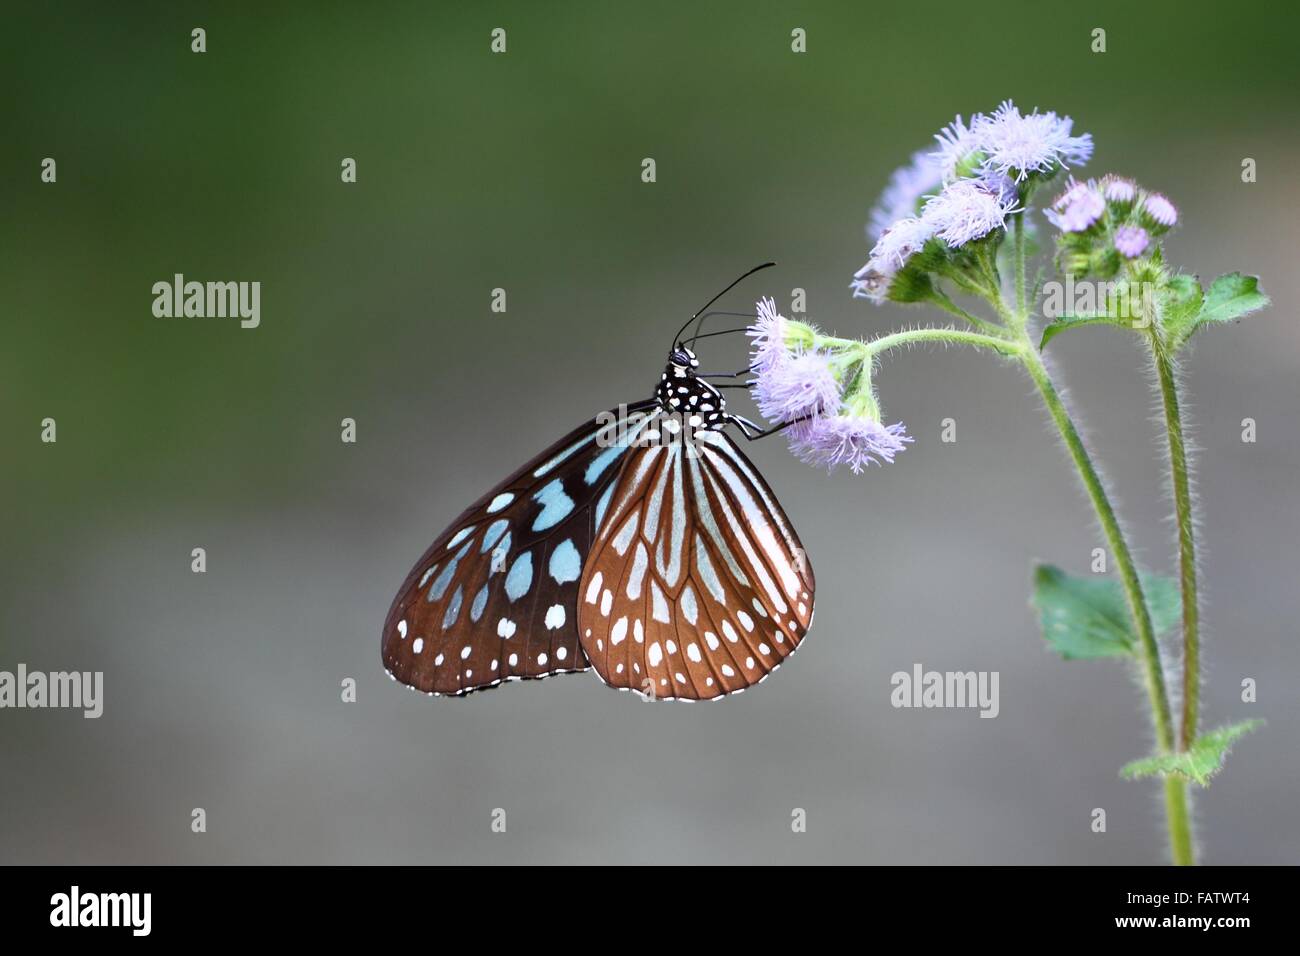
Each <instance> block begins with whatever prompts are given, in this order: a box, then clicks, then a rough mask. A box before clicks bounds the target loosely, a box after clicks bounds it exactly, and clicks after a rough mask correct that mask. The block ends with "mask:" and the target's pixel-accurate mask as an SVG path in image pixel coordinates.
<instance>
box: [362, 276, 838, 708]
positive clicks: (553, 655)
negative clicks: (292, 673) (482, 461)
mask: <svg viewBox="0 0 1300 956" xmlns="http://www.w3.org/2000/svg"><path fill="white" fill-rule="evenodd" d="M771 264H772V263H766V264H764V265H763V266H759V267H757V268H756V269H751V270H750V271H749V272H747V273H745V275H743V276H741V277H740V279H737V280H736V281H735V282H733V283H732V284H731V285H729V286H728V287H727V288H726V289H724V290H723V292H721V293H719V294H718V295H717V296H714V298H713V299H712V300H710V302H709V303H708V304H706V305H705V306H704V308H702V309H701V310H700V311H699V312H697V313H696V314H695V315H693V316H692V317H691V319H690V320H688V321H687V323H686V324H685V325H684V326H683V327H682V329H681V331H679V332H678V334H677V336H676V338H675V339H674V341H673V348H672V351H671V353H670V355H669V359H668V366H667V368H666V369H665V370H664V373H663V376H662V377H661V379H660V382H659V385H658V386H657V388H656V389H655V394H654V397H653V398H650V399H647V400H646V401H642V402H638V403H637V404H635V405H632V406H629V407H626V408H621V409H620V410H618V411H616V412H606V413H603V414H602V415H599V416H597V417H596V419H595V420H594V421H591V422H586V423H584V424H582V425H580V426H578V427H577V428H576V429H574V430H573V431H572V432H570V433H569V434H568V435H566V436H565V437H564V438H561V439H560V440H559V441H558V442H556V443H555V444H554V445H552V446H551V447H550V448H548V449H547V450H546V451H544V452H542V453H541V454H540V455H538V456H537V457H536V458H534V459H533V460H532V461H530V462H528V464H526V465H524V466H523V467H522V468H520V469H519V470H518V471H517V472H515V473H514V474H513V475H511V476H510V477H509V478H507V479H506V480H505V481H503V482H501V483H500V484H499V485H497V486H496V487H495V488H493V489H492V490H491V491H489V492H488V493H487V494H485V495H484V496H483V497H482V498H480V499H479V500H478V501H476V502H475V503H474V504H472V505H471V506H470V507H469V508H467V509H466V510H465V512H464V513H463V514H462V515H461V516H460V517H459V518H457V519H456V520H455V521H453V522H452V523H451V525H450V526H449V527H448V528H447V530H446V531H444V532H443V533H442V534H440V535H439V536H438V538H437V539H436V540H435V541H434V542H433V544H432V545H430V546H429V549H428V550H427V551H425V553H424V555H423V557H421V558H420V560H419V561H418V562H417V563H416V565H415V567H414V568H412V569H411V573H410V574H408V575H407V577H406V580H405V582H403V584H402V587H401V589H400V590H399V591H398V592H397V597H396V598H395V599H394V600H393V604H392V607H391V608H390V610H389V612H388V618H387V620H386V621H385V622H384V631H383V635H382V637H381V647H382V654H383V662H384V667H385V668H386V669H387V671H388V673H389V674H390V675H391V676H392V677H393V678H394V679H395V680H398V681H401V682H402V683H404V684H408V685H410V686H411V687H413V688H415V689H417V690H421V691H424V692H426V693H428V694H435V695H451V696H461V695H464V694H468V693H470V692H472V691H475V690H480V689H482V688H486V687H494V686H496V685H497V684H500V683H503V682H505V681H510V680H521V679H531V678H542V677H549V676H550V675H552V674H560V673H572V672H575V671H584V670H587V668H589V667H595V669H596V673H597V674H598V675H599V676H600V678H601V680H603V681H604V682H605V683H606V684H608V685H610V686H612V687H617V688H619V689H620V690H636V691H639V692H641V693H642V694H644V695H645V696H648V697H654V698H657V699H664V700H702V699H717V698H721V697H723V696H725V695H726V694H730V693H739V692H740V691H742V690H744V689H745V688H747V687H750V686H753V685H754V684H757V683H759V682H761V681H762V680H763V679H764V678H766V677H767V676H768V675H769V674H771V673H772V672H773V671H775V670H776V669H777V667H779V666H780V665H781V663H782V662H783V661H784V660H785V658H786V657H788V656H789V655H790V654H792V653H793V652H794V649H795V648H796V647H798V645H799V642H800V641H801V640H803V637H804V635H805V634H807V633H808V628H809V627H810V626H811V624H812V616H813V593H814V592H813V574H812V568H811V567H810V565H809V564H808V562H807V560H806V558H805V557H804V552H803V549H802V547H801V546H800V544H799V539H798V537H797V536H796V534H795V532H794V528H792V527H791V525H790V521H789V519H787V518H786V516H785V513H784V512H783V511H782V509H781V506H780V504H778V503H777V500H776V496H775V495H773V494H772V490H771V489H770V488H769V487H768V486H767V483H766V482H765V481H764V480H763V478H762V476H760V475H759V473H758V471H757V469H755V467H754V466H753V465H752V464H751V463H750V461H749V460H748V459H747V458H746V457H745V456H744V455H743V454H742V453H741V451H740V449H739V448H738V447H737V446H736V444H735V442H734V441H732V439H731V437H730V436H729V435H728V434H727V433H726V432H725V431H724V428H725V427H726V426H728V425H734V426H736V427H737V428H738V429H740V431H741V433H742V434H744V435H745V437H747V438H750V439H754V438H758V437H762V436H763V435H765V434H769V433H770V432H764V431H761V430H760V429H759V427H758V426H757V425H755V424H753V423H752V422H750V421H748V420H746V419H744V418H741V417H740V416H738V415H734V414H731V413H729V412H728V411H727V410H726V402H725V400H724V398H723V393H722V390H721V388H725V387H728V386H726V385H723V386H721V387H718V386H714V385H712V384H710V383H709V382H708V381H707V380H706V379H707V378H710V377H713V378H736V377H739V376H740V375H743V374H746V373H747V372H748V371H749V370H748V369H745V370H742V371H741V372H739V373H734V374H718V375H706V374H703V373H700V372H699V371H698V367H699V362H698V360H697V358H696V356H695V353H694V352H693V351H692V350H691V349H690V348H689V347H688V346H689V344H693V343H694V342H695V340H696V339H698V338H700V337H701V326H702V323H703V321H704V318H705V317H706V316H705V315H704V312H705V309H707V308H708V307H709V305H712V304H713V302H715V301H717V299H718V298H720V297H721V296H722V294H723V293H725V292H727V291H728V290H730V289H731V288H733V287H734V286H735V285H736V284H737V283H739V282H740V281H741V280H742V279H744V278H745V277H746V276H749V275H751V274H752V273H754V272H756V271H758V269H762V268H766V267H767V266H768V265H771ZM691 322H696V331H695V336H694V337H693V338H692V339H690V340H689V342H688V343H687V344H683V342H682V336H683V335H684V334H685V332H686V330H687V328H689V327H690V325H691ZM711 334H723V333H711ZM731 387H736V386H731Z"/></svg>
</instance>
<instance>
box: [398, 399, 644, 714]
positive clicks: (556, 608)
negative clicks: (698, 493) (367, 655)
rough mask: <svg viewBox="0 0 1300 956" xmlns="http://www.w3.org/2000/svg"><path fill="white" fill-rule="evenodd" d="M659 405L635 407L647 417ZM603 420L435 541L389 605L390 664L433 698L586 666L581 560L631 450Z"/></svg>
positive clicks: (522, 472)
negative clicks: (581, 639)
mask: <svg viewBox="0 0 1300 956" xmlns="http://www.w3.org/2000/svg"><path fill="white" fill-rule="evenodd" d="M653 407H655V403H654V402H653V401H647V402H642V403H639V404H637V405H633V406H630V407H629V409H628V411H629V412H635V413H645V412H646V411H647V410H650V409H652V408H653ZM631 417H632V416H621V415H619V414H618V413H613V412H611V413H608V415H607V416H597V417H596V418H595V419H594V420H593V421H589V422H587V423H585V424H583V425H581V426H579V427H578V428H576V429H574V431H572V432H571V433H570V434H568V435H566V436H565V437H564V438H562V439H560V440H559V441H558V442H556V443H555V444H554V445H552V446H551V447H550V448H548V449H547V450H546V451H544V452H542V453H541V454H540V455H538V456H537V457H536V458H534V459H533V460H532V461H530V462H529V463H528V464H526V465H524V466H523V467H522V468H520V469H519V470H518V471H517V472H515V473H514V474H513V475H511V476H510V477H509V478H507V479H506V480H505V481H503V482H501V483H500V484H499V485H497V487H495V488H493V489H492V490H491V491H489V492H488V493H487V494H485V495H484V496H483V497H482V498H480V499H479V500H478V501H476V502H475V503H474V504H472V505H471V506H470V507H469V508H467V509H466V510H465V512H464V513H463V514H462V515H461V516H460V517H459V518H457V519H456V520H455V521H454V522H452V524H451V525H450V526H449V527H448V528H447V530H446V531H444V532H443V533H442V534H440V535H439V536H438V537H437V539H436V540H435V541H434V542H433V544H432V545H430V546H429V549H428V550H427V551H425V553H424V555H423V556H422V557H421V558H420V560H419V562H417V563H416V565H415V567H414V568H412V569H411V573H410V574H408V575H407V577H406V581H405V582H404V583H403V584H402V587H401V590H399V591H398V593H397V597H396V598H394V600H393V603H392V606H391V608H390V609H389V611H388V617H387V619H386V620H385V623H384V631H383V634H382V636H381V650H382V656H383V662H384V667H385V669H386V670H387V671H388V673H389V674H390V675H391V676H392V677H393V678H394V679H395V680H398V681H401V682H402V683H403V684H409V685H410V686H411V687H413V688H416V689H417V690H421V691H424V692H426V693H430V694H447V695H456V696H459V695H462V694H467V693H469V692H470V691H473V690H478V689H480V688H483V687H491V686H495V685H497V684H499V683H501V682H503V681H507V680H518V679H525V678H538V677H547V676H549V675H551V674H556V673H562V672H571V671H581V670H586V669H587V666H588V664H587V660H586V657H585V656H584V655H583V652H582V648H581V646H580V644H579V641H578V630H577V617H578V615H577V597H578V584H579V579H580V576H581V574H582V567H583V563H584V561H585V559H586V556H587V552H588V550H589V549H590V546H591V542H592V540H593V538H594V536H595V534H596V529H597V528H598V527H599V525H600V523H601V518H602V517H603V514H604V510H605V508H606V507H607V506H608V502H609V496H608V492H610V491H611V490H612V487H613V484H614V482H615V480H616V479H617V477H618V474H619V472H620V470H621V468H622V466H623V463H624V459H625V458H626V457H627V453H628V451H629V444H630V443H631V442H632V441H633V440H634V439H635V435H636V434H637V433H638V432H639V429H642V428H645V427H648V424H649V422H650V421H651V420H652V418H653V416H652V415H651V416H646V415H644V414H642V415H641V418H642V421H641V422H640V423H639V424H635V423H634V424H633V425H632V426H631V427H628V428H627V429H626V431H625V432H624V433H623V434H622V436H621V441H617V442H612V441H611V439H612V438H614V437H615V435H614V433H613V432H611V431H609V429H608V428H607V427H605V428H602V425H603V423H605V422H609V421H612V420H615V419H618V420H624V421H626V420H628V419H629V418H631Z"/></svg>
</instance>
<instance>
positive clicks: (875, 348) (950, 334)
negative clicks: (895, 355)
mask: <svg viewBox="0 0 1300 956" xmlns="http://www.w3.org/2000/svg"><path fill="white" fill-rule="evenodd" d="M920 342H943V343H945V344H948V345H970V346H973V347H975V348H984V349H991V350H993V351H994V352H999V353H1001V354H1002V355H1018V354H1020V352H1021V350H1022V348H1023V346H1021V345H1020V344H1019V343H1017V342H1013V341H1011V340H1010V339H1006V338H1003V337H1002V336H1001V335H984V334H983V333H980V332H966V331H964V330H962V329H935V328H925V329H905V330H903V331H902V332H893V333H891V334H889V335H882V336H880V337H879V338H874V339H871V340H870V341H869V342H867V343H866V346H867V348H868V349H869V350H870V352H871V354H873V355H878V354H880V353H881V352H887V351H889V350H890V349H896V348H901V347H903V346H906V345H915V344H917V343H920Z"/></svg>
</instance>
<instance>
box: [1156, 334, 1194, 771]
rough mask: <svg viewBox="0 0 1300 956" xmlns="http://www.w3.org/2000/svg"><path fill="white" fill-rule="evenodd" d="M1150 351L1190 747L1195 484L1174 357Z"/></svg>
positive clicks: (1184, 741)
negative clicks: (1169, 505) (1163, 451)
mask: <svg viewBox="0 0 1300 956" xmlns="http://www.w3.org/2000/svg"><path fill="white" fill-rule="evenodd" d="M1151 354H1152V358H1153V360H1154V362H1155V366H1156V376H1157V378H1158V379H1159V381H1160V398H1161V403H1162V404H1163V405H1164V412H1165V427H1166V429H1167V430H1168V432H1169V474H1170V475H1171V476H1172V478H1173V491H1174V511H1175V513H1176V517H1177V520H1178V569H1179V578H1180V582H1179V583H1180V584H1181V586H1182V592H1183V724H1182V729H1181V731H1180V732H1179V737H1178V749H1179V750H1187V749H1188V748H1189V747H1191V745H1192V741H1194V740H1195V739H1196V734H1197V722H1198V719H1199V713H1198V711H1199V708H1200V704H1201V668H1200V661H1201V639H1200V608H1199V607H1198V605H1197V594H1196V540H1195V537H1194V534H1195V532H1194V529H1193V525H1192V485H1191V479H1190V476H1189V471H1188V468H1187V445H1186V442H1185V440H1184V437H1183V416H1182V411H1181V409H1180V406H1179V401H1178V380H1177V378H1176V377H1175V374H1174V365H1173V360H1172V359H1171V358H1170V356H1169V355H1168V353H1167V352H1166V351H1165V350H1164V348H1163V347H1162V346H1161V345H1160V344H1158V343H1157V342H1155V341H1154V340H1152V343H1151Z"/></svg>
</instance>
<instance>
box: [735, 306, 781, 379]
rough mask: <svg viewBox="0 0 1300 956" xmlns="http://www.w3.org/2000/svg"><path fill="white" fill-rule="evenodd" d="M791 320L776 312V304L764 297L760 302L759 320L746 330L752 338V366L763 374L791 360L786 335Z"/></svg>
mask: <svg viewBox="0 0 1300 956" xmlns="http://www.w3.org/2000/svg"><path fill="white" fill-rule="evenodd" d="M788 325H789V320H788V319H787V318H786V317H785V316H784V315H782V314H781V313H780V312H778V311H777V310H776V302H775V301H774V300H773V299H771V298H770V297H767V296H764V297H763V298H762V299H759V300H758V318H757V319H756V320H755V321H754V324H753V325H751V326H750V327H749V328H748V329H747V330H746V333H745V334H746V335H748V336H749V337H750V338H752V339H753V340H754V341H753V346H752V351H751V352H750V358H751V362H750V366H751V368H753V369H754V371H755V372H757V373H759V374H761V373H763V372H765V371H767V370H769V369H771V368H773V367H775V366H777V365H781V364H783V363H785V362H786V361H788V360H789V357H790V353H789V352H788V351H787V350H786V345H785V335H786V327H787V326H788Z"/></svg>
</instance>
